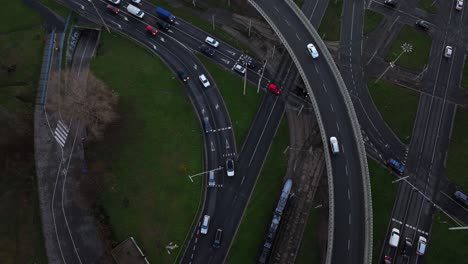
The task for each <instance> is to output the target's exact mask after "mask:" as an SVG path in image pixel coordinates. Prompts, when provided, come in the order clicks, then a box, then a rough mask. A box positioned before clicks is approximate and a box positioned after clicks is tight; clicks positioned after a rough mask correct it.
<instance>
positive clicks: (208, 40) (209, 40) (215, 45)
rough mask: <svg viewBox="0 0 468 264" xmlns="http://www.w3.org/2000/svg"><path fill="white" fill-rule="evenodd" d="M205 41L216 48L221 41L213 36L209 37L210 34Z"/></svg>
mask: <svg viewBox="0 0 468 264" xmlns="http://www.w3.org/2000/svg"><path fill="white" fill-rule="evenodd" d="M205 42H206V43H207V44H208V45H210V46H212V47H215V48H217V47H219V42H218V41H217V40H216V39H214V38H212V37H209V36H208V37H206V39H205Z"/></svg>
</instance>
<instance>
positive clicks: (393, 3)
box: [384, 0, 397, 7]
mask: <svg viewBox="0 0 468 264" xmlns="http://www.w3.org/2000/svg"><path fill="white" fill-rule="evenodd" d="M384 4H385V5H386V6H389V7H395V6H396V5H397V1H396V0H385V1H384Z"/></svg>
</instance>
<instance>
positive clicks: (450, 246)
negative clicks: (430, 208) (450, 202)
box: [424, 212, 468, 264]
mask: <svg viewBox="0 0 468 264" xmlns="http://www.w3.org/2000/svg"><path fill="white" fill-rule="evenodd" d="M456 226H458V225H456V224H455V223H454V222H453V221H452V220H451V219H450V218H449V217H448V216H446V215H444V214H443V213H441V212H437V213H435V214H434V216H433V218H432V229H431V237H430V239H429V240H428V243H427V249H426V254H427V255H426V256H425V257H424V261H425V262H426V263H428V264H439V263H465V262H466V260H467V259H468V250H466V245H467V244H468V236H467V235H466V230H455V231H450V230H448V228H449V227H456Z"/></svg>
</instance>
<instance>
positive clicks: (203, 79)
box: [198, 74, 210, 88]
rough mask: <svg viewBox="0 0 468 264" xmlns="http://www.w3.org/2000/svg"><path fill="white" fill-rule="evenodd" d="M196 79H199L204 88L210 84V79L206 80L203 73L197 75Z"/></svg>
mask: <svg viewBox="0 0 468 264" xmlns="http://www.w3.org/2000/svg"><path fill="white" fill-rule="evenodd" d="M198 79H199V80H200V82H201V83H202V84H203V86H204V87H205V88H207V87H209V86H210V81H208V79H207V78H206V76H205V74H200V76H198Z"/></svg>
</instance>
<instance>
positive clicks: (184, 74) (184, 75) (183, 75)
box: [177, 70, 190, 82]
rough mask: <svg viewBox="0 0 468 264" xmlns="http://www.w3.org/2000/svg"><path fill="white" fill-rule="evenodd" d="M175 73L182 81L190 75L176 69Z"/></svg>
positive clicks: (186, 79)
mask: <svg viewBox="0 0 468 264" xmlns="http://www.w3.org/2000/svg"><path fill="white" fill-rule="evenodd" d="M177 75H178V76H179V78H180V79H181V80H182V81H183V82H186V81H188V80H190V76H188V75H187V74H186V73H185V72H184V71H183V70H178V71H177Z"/></svg>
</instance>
